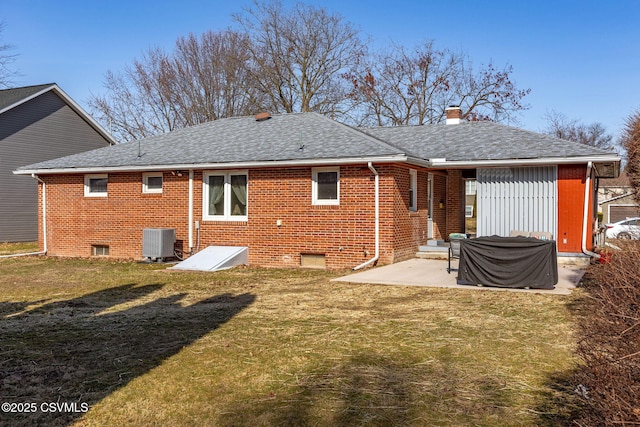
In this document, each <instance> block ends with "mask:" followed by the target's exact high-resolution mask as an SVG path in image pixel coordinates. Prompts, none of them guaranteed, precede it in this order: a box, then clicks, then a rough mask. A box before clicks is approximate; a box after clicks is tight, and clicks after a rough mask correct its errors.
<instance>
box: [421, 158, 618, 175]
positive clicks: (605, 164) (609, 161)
mask: <svg viewBox="0 0 640 427" xmlns="http://www.w3.org/2000/svg"><path fill="white" fill-rule="evenodd" d="M620 160H621V159H620V157H619V156H617V155H602V156H589V157H546V158H532V159H501V160H494V159H486V160H460V161H458V160H446V159H431V160H430V162H429V163H430V167H432V168H434V169H474V168H490V167H517V166H545V165H569V164H587V163H589V162H592V163H593V165H594V168H595V169H596V175H597V176H598V177H599V178H615V177H617V176H618V175H620Z"/></svg>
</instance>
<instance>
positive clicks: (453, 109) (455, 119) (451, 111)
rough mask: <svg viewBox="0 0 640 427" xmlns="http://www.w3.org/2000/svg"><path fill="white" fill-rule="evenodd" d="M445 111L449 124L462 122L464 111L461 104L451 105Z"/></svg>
mask: <svg viewBox="0 0 640 427" xmlns="http://www.w3.org/2000/svg"><path fill="white" fill-rule="evenodd" d="M444 111H445V113H447V124H448V125H457V124H459V123H460V119H461V118H462V111H461V110H460V106H459V105H450V106H449V107H447V109H446V110H444Z"/></svg>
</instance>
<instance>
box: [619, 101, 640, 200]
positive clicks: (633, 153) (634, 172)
mask: <svg viewBox="0 0 640 427" xmlns="http://www.w3.org/2000/svg"><path fill="white" fill-rule="evenodd" d="M621 143H622V146H623V147H624V148H625V150H626V151H627V167H626V172H627V176H628V177H629V182H630V183H631V187H632V188H633V196H634V199H635V200H636V202H637V203H638V204H640V110H637V111H636V112H635V113H633V114H631V115H630V116H629V117H627V119H626V121H625V127H624V129H623V131H622V136H621Z"/></svg>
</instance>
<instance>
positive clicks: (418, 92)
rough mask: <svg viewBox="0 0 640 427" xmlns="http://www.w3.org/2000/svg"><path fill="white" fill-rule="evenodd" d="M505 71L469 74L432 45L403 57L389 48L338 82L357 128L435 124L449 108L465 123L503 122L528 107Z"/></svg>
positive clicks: (458, 58)
mask: <svg viewBox="0 0 640 427" xmlns="http://www.w3.org/2000/svg"><path fill="white" fill-rule="evenodd" d="M512 71H513V70H512V68H511V67H506V68H505V69H504V70H502V71H499V70H497V69H496V68H495V67H494V66H493V65H492V64H489V65H488V66H486V67H482V68H481V69H480V70H479V71H477V72H476V71H474V69H473V67H472V65H471V61H470V60H469V59H468V58H467V57H466V56H465V55H463V54H457V53H454V52H452V51H449V50H447V49H443V50H438V49H436V48H435V47H434V45H433V42H432V41H427V42H425V43H424V44H423V45H421V46H419V47H417V48H416V49H414V50H413V51H411V52H409V51H407V50H406V49H405V48H404V47H402V46H392V47H391V48H389V49H386V50H383V51H381V52H379V53H376V54H374V55H372V57H371V58H369V59H368V60H365V61H361V62H359V63H357V64H356V66H354V67H353V68H352V69H351V70H350V72H349V73H345V74H344V77H345V78H346V79H347V80H349V81H350V82H351V85H352V90H351V92H350V94H349V95H350V99H352V100H353V101H354V102H356V103H358V105H359V106H360V111H361V112H362V123H364V124H376V125H378V126H384V125H409V124H416V125H421V124H427V123H438V122H441V121H442V120H444V118H445V116H446V113H445V110H446V108H447V107H448V106H450V105H453V104H455V105H459V106H460V107H461V109H462V117H463V118H465V119H467V120H495V121H500V120H505V119H509V118H511V117H512V116H513V113H515V112H517V111H520V110H524V109H526V108H528V106H526V105H524V104H522V98H524V97H525V96H526V95H527V94H528V93H529V92H530V90H529V89H526V90H521V89H518V88H517V87H516V86H515V84H514V83H513V82H512V81H511V79H510V76H511V73H512Z"/></svg>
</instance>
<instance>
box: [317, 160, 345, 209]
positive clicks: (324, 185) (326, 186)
mask: <svg viewBox="0 0 640 427" xmlns="http://www.w3.org/2000/svg"><path fill="white" fill-rule="evenodd" d="M311 175H312V183H311V191H312V200H313V201H312V203H313V204H314V205H339V204H340V168H339V167H330V168H313V169H312V170H311Z"/></svg>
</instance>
